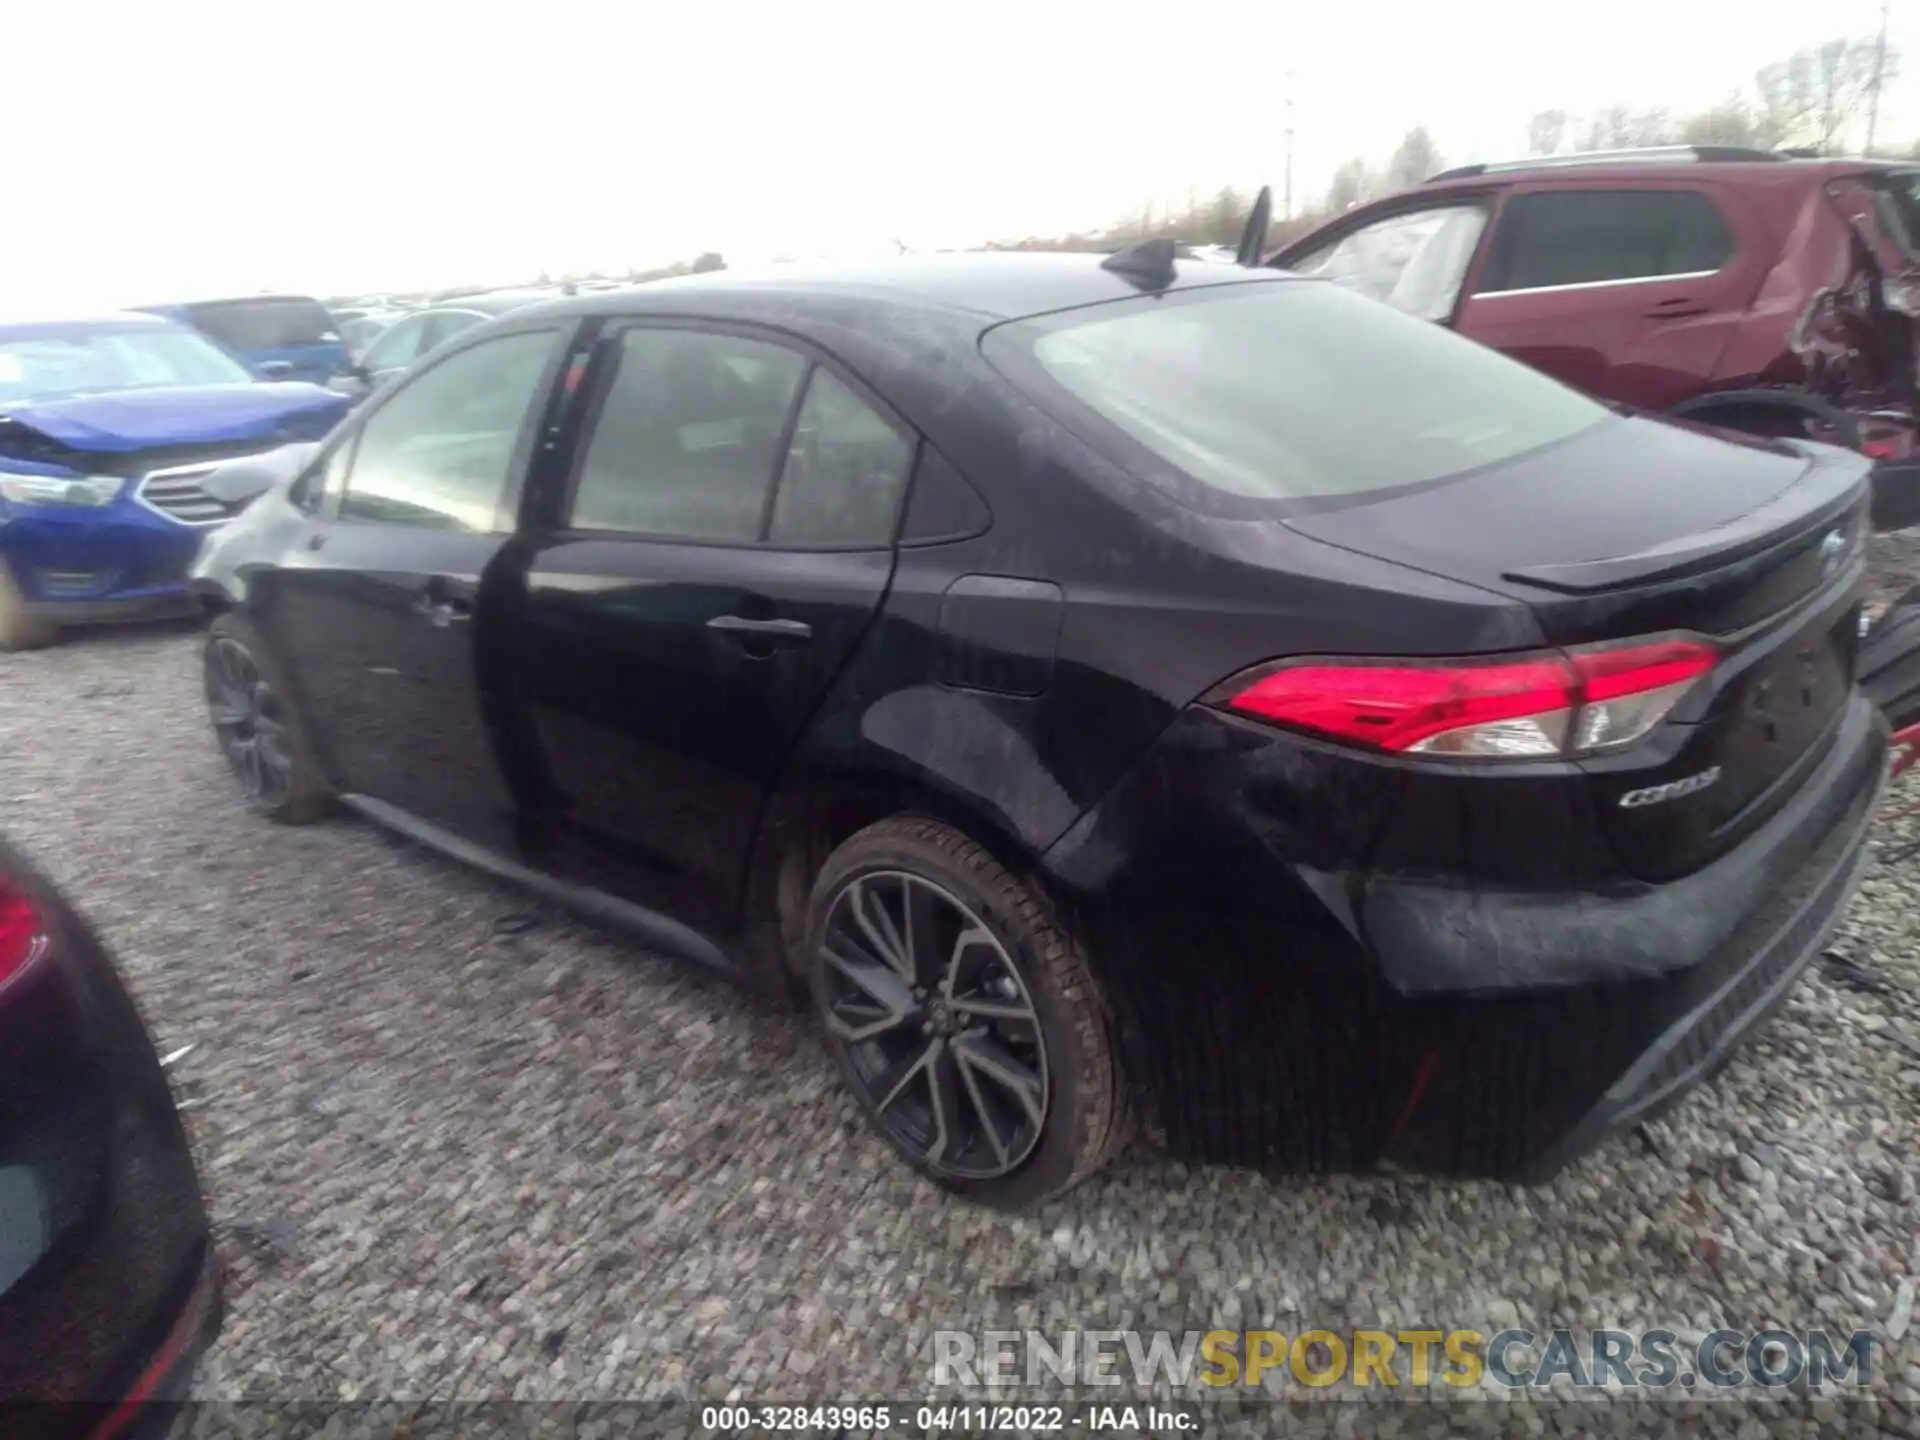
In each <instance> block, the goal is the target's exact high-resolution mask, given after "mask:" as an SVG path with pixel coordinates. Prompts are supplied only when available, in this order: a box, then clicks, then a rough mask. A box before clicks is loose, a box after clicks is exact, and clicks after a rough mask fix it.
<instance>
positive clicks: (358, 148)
mask: <svg viewBox="0 0 1920 1440" xmlns="http://www.w3.org/2000/svg"><path fill="white" fill-rule="evenodd" d="M1879 13H1880V7H1879V4H1878V0H1825V3H1821V4H1813V5H1810V4H1806V3H1803V0H1802V3H1780V0H1747V3H1742V4H1737V5H1724V4H1706V3H1700V0H1614V3H1612V4H1611V5H1609V6H1607V7H1605V8H1604V9H1598V8H1594V7H1586V8H1581V9H1574V10H1568V9H1565V8H1559V9H1554V8H1549V7H1547V6H1543V5H1540V4H1538V3H1520V0H1513V3H1508V0H1454V3H1452V4H1449V5H1435V4H1431V3H1422V4H1408V5H1404V6H1399V5H1391V4H1318V5H1309V6H1287V5H1279V4H1274V3H1272V0H1267V3H1263V4H1258V5H1245V6H1234V5H1229V4H1222V3H1215V4H1212V5H1196V4H1178V5H1165V4H1163V5H1154V4H1152V3H1150V0H1126V3H1109V4H1093V3H1088V0H1071V3H1062V0H966V3H963V4H959V5H949V6H940V7H932V6H925V5H915V4H912V3H904V4H901V3H896V4H880V3H865V0H799V3H778V4H763V3H760V0H738V3H732V4H723V5H694V4H675V5H659V4H637V5H635V4H629V5H618V6H616V5H612V4H605V3H601V4H580V3H574V0H538V3H530V0H495V3H491V4H473V3H467V4H458V5H456V4H453V3H448V0H434V3H431V4H424V3H418V0H386V3H383V4H366V3H363V0H325V3H321V4H315V3H311V0H304V3H302V0H293V3H289V0H265V3H262V0H250V3H245V4H238V3H236V4H229V3H225V0H174V3H163V4H145V3H140V0H119V3H116V4H112V5H109V6H100V5H86V4H71V5H58V4H54V3H52V0H21V3H19V4H16V5H15V6H13V7H12V10H11V13H10V14H9V16H8V23H7V33H6V48H7V52H8V64H7V80H6V84H5V85H4V87H0V119H3V120H4V123H5V125H6V131H7V134H8V135H9V136H10V137H11V141H12V143H11V144H10V145H8V146H7V150H6V160H5V167H4V173H5V176H6V191H7V195H8V199H9V203H8V205H7V218H6V221H5V225H4V235H5V238H4V240H3V241H0V316H4V315H7V314H19V313H22V312H24V311H26V310H29V309H32V310H44V309H47V308H50V307H61V308H64V307H67V306H71V305H84V306H95V305H99V306H105V305H112V304H129V303H139V302H142V301H148V300H162V299H176V298H192V297H195V296H201V295H211V294H215V293H234V292H237V293H246V292H249V291H254V290H259V289H263V288H276V289H291V290H300V291H307V292H311V293H333V292H339V291H349V290H360V289H376V288H395V289H406V288H415V287H424V286H433V285H441V284H446V285H451V284H459V283H472V282H479V283H492V282H505V281H512V280H516V279H522V278H527V277H530V276H532V275H534V274H535V273H537V272H539V271H541V270H547V271H552V272H555V273H558V272H561V271H565V270H587V269H593V268H611V269H619V268H624V267H626V266H628V265H652V264H660V263H665V262H668V261H671V260H675V259H681V258H690V257H691V256H692V255H694V254H696V253H698V252H699V251H701V250H706V249H714V250H719V251H721V252H722V253H723V254H725V255H727V256H728V257H729V258H730V259H733V260H735V261H743V260H749V261H750V260H754V259H764V258H767V257H770V256H773V255H777V254H781V253H790V254H799V255H817V254H821V253H834V252H839V253H844V252H848V251H860V250H869V249H879V248H881V247H886V246H887V242H888V241H889V240H891V239H894V238H898V239H901V240H903V241H905V242H906V243H908V244H909V245H912V246H916V247H928V248H933V247H939V246H945V245H962V244H970V243H974V242H977V241H980V240H983V239H989V238H994V237H1013V236H1019V235H1024V234H1033V233H1039V234H1045V233H1058V232H1061V231H1066V230H1070V229H1076V228H1088V227H1092V226H1095V225H1099V224H1102V223H1105V222H1108V221H1110V220H1112V219H1115V218H1117V217H1118V216H1120V215H1123V214H1127V213H1137V211H1138V210H1139V208H1140V206H1141V205H1142V203H1143V202H1144V201H1146V200H1147V199H1149V198H1153V199H1156V200H1158V201H1161V202H1165V201H1167V200H1171V199H1178V198H1182V197H1184V196H1185V194H1186V193H1187V191H1188V189H1189V187H1193V188H1194V189H1196V190H1197V191H1199V192H1200V193H1203V194H1204V193H1207V192H1209V191H1212V190H1216V189H1218V187H1219V186H1220V185H1222V184H1225V183H1233V184H1235V185H1237V186H1240V187H1241V188H1242V189H1243V190H1248V191H1250V190H1252V189H1253V188H1255V187H1257V186H1258V185H1259V184H1260V183H1261V182H1263V181H1271V182H1272V183H1273V185H1274V187H1275V190H1276V193H1277V192H1278V191H1279V189H1280V183H1281V177H1282V171H1283V167H1284V141H1283V138H1282V132H1283V130H1284V128H1285V113H1286V107H1285V96H1286V93H1287V78H1286V77H1287V75H1288V73H1289V72H1291V73H1292V75H1293V76H1294V100H1295V105H1294V116H1295V127H1296V130H1297V132H1298V133H1297V139H1296V143H1295V169H1294V177H1295V191H1296V195H1298V196H1301V197H1307V196H1312V195H1316V194H1318V193H1320V192H1322V191H1323V190H1324V189H1325V186H1326V182H1327V179H1328V177H1329V175H1330V173H1331V171H1332V170H1333V168H1334V166H1335V165H1337V164H1338V163H1339V162H1340V161H1341V160H1342V159H1343V158H1345V157H1346V156H1348V155H1350V154H1363V155H1367V156H1369V157H1370V158H1372V159H1374V160H1376V161H1380V160H1384V159H1385V157H1386V156H1387V154H1388V153H1389V152H1391V150H1392V148H1393V146H1394V145H1395V143H1396V142H1397V141H1398V139H1399V137H1400V135H1401V134H1402V133H1403V132H1404V131H1405V130H1406V128H1407V127H1408V126H1410V125H1413V124H1416V123H1424V124H1426V125H1427V126H1428V128H1429V129H1430V130H1431V131H1432V132H1433V134H1434V137H1435V139H1436V140H1437V142H1438V143H1439V145H1440V147H1441V149H1442V151H1443V153H1444V154H1445V155H1446V157H1447V158H1448V159H1449V160H1452V161H1456V162H1457V161H1461V160H1469V159H1476V158H1480V159H1486V158H1498V157H1501V156H1504V155H1508V154H1514V153H1518V152H1519V151H1520V150H1522V149H1523V148H1524V142H1525V127H1526V121H1527V118H1528V117H1529V116H1530V115H1531V114H1532V113H1533V112H1534V111H1536V110H1540V109H1544V108H1547V107H1549V106H1559V107H1562V108H1566V109H1569V110H1575V111H1579V110H1583V109H1589V108H1594V107H1598V106H1602V105H1606V104H1610V103H1616V102H1617V103H1623V104H1629V105H1634V106H1653V105H1664V106H1668V107H1670V108H1673V109H1675V110H1689V109H1698V108H1703V107H1705V106H1706V105H1709V104H1711V103H1713V102H1714V101H1715V100H1717V99H1719V98H1720V97H1722V96H1724V95H1725V94H1727V93H1728V92H1730V91H1732V90H1734V89H1735V88H1737V87H1739V86H1741V85H1743V84H1744V83H1746V82H1747V81H1748V80H1749V79H1750V77H1751V76H1752V73H1753V72H1754V70H1755V69H1757V68H1758V67H1759V66H1760V65H1762V64H1764V63H1766V62H1767V61H1769V60H1772V59H1776V58H1779V57H1781V56H1783V55H1785V54H1787V53H1788V52H1790V51H1792V50H1793V49H1795V48H1797V47H1799V46H1802V45H1806V44H1810V43H1814V42H1817V41H1819V40H1822V39H1825V38H1827V37H1829V36H1834V35H1840V34H1849V33H1851V34H1871V33H1873V32H1874V31H1875V30H1876V28H1877V26H1878V23H1879ZM1891 35H1892V39H1893V42H1894V43H1895V45H1897V46H1900V47H1902V48H1904V49H1905V50H1907V51H1908V53H1910V54H1911V55H1913V56H1914V62H1913V65H1912V66H1911V67H1910V68H1911V70H1912V73H1913V77H1914V78H1913V79H1911V80H1902V81H1899V82H1897V83H1895V84H1894V85H1893V86H1892V87H1891V88H1890V90H1889V92H1888V94H1887V97H1886V100H1885V102H1884V103H1883V107H1882V119H1881V126H1880V133H1881V134H1882V136H1883V137H1889V138H1895V137H1897V138H1902V139H1904V138H1908V137H1914V136H1920V103H1916V100H1920V0H1895V3H1894V5H1893V20H1892V27H1891ZM889 248H890V247H889Z"/></svg>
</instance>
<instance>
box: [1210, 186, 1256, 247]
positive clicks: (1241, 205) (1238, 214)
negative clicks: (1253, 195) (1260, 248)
mask: <svg viewBox="0 0 1920 1440" xmlns="http://www.w3.org/2000/svg"><path fill="white" fill-rule="evenodd" d="M1246 227H1247V206H1246V202H1245V201H1243V200H1242V199H1241V198H1240V192H1239V191H1238V190H1235V189H1234V188H1233V186H1231V185H1223V186H1221V187H1220V193H1219V194H1218V195H1216V196H1214V197H1213V203H1212V204H1211V205H1209V206H1208V207H1207V217H1206V225H1205V227H1204V228H1205V234H1206V238H1207V239H1208V240H1209V241H1211V242H1212V243H1213V244H1215V245H1236V244H1238V243H1239V241H1240V232H1241V231H1243V230H1245V229H1246Z"/></svg>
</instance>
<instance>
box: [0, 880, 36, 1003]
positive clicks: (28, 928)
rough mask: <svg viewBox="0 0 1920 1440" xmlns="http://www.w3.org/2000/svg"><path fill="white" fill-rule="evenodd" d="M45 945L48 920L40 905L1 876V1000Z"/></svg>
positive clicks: (26, 970) (29, 968)
mask: <svg viewBox="0 0 1920 1440" xmlns="http://www.w3.org/2000/svg"><path fill="white" fill-rule="evenodd" d="M46 948H47V930H46V921H45V918H44V917H43V916H42V915H41V914H40V909H39V907H38V906H36V905H35V904H34V903H33V902H32V901H31V900H29V899H28V898H27V897H26V896H25V895H22V894H21V893H20V892H19V891H18V890H15V889H14V888H13V887H12V886H11V885H9V884H8V883H7V881H6V878H5V877H4V876H0V1000H4V999H5V998H6V994H7V991H8V989H9V988H11V986H12V985H13V984H14V982H15V981H17V980H19V979H20V977H21V976H23V975H25V974H26V973H27V972H28V971H29V970H31V969H32V968H33V965H34V962H35V961H37V960H38V959H39V958H40V956H41V954H42V953H43V952H44V951H45V950H46Z"/></svg>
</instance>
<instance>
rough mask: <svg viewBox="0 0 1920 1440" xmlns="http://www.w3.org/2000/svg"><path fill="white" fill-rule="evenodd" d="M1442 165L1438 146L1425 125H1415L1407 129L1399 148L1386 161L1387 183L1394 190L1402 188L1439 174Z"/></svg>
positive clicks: (1443, 163) (1443, 164)
mask: <svg viewBox="0 0 1920 1440" xmlns="http://www.w3.org/2000/svg"><path fill="white" fill-rule="evenodd" d="M1444 166H1445V162H1444V161H1443V160H1441V158H1440V147H1439V146H1437V145H1435V144H1434V143H1433V137H1432V136H1431V135H1429V134H1428V133H1427V127H1426V126H1424V125H1416V126H1414V127H1413V129H1411V130H1409V131H1407V133H1406V138H1404V139H1403V140H1401V142H1400V148H1399V149H1397V150H1395V151H1394V152H1393V158H1392V159H1391V160H1389V161H1388V162H1387V185H1388V187H1389V188H1391V189H1394V190H1404V189H1406V188H1407V187H1408V186H1410V185H1418V184H1419V183H1420V182H1421V181H1423V180H1426V179H1428V178H1430V177H1431V176H1434V175H1437V174H1439V173H1440V171H1441V169H1442V168H1444Z"/></svg>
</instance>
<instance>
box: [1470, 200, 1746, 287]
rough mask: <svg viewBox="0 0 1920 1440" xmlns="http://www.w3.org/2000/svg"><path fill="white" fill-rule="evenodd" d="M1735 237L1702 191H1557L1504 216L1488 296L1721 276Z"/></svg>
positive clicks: (1490, 264) (1510, 205)
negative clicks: (1676, 277) (1665, 277)
mask: <svg viewBox="0 0 1920 1440" xmlns="http://www.w3.org/2000/svg"><path fill="white" fill-rule="evenodd" d="M1732 255H1733V235H1732V233H1731V232H1730V231H1728V229H1727V222H1726V221H1725V220H1723V219H1721V218H1720V212H1719V211H1718V210H1717V209H1715V208H1714V204H1713V201H1712V200H1710V199H1709V198H1707V196H1705V195H1703V194H1701V193H1700V192H1699V191H1697V190H1553V191H1543V192H1540V193H1537V194H1531V195H1515V196H1514V197H1513V198H1512V199H1510V200H1508V201H1507V204H1506V208H1505V209H1504V210H1502V211H1501V213H1500V226H1499V228H1498V229H1497V230H1496V231H1495V232H1494V236H1493V251H1492V253H1491V254H1490V255H1489V256H1488V257H1487V273H1486V276H1485V278H1484V279H1483V280H1482V281H1481V282H1480V293H1481V294H1483V295H1484V294H1488V293H1491V292H1495V291H1501V290H1538V289H1544V288H1545V287H1547V286H1551V285H1591V284H1593V283H1595V282H1596V281H1602V280H1652V279H1656V278H1658V277H1659V276H1662V275H1698V274H1707V273H1710V272H1712V271H1714V270H1718V269H1719V268H1720V267H1721V266H1722V265H1724V264H1726V263H1727V261H1728V259H1729V258H1730V257H1731V256H1732Z"/></svg>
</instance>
